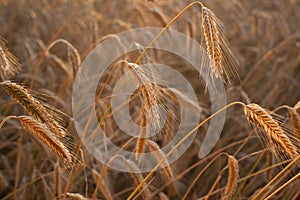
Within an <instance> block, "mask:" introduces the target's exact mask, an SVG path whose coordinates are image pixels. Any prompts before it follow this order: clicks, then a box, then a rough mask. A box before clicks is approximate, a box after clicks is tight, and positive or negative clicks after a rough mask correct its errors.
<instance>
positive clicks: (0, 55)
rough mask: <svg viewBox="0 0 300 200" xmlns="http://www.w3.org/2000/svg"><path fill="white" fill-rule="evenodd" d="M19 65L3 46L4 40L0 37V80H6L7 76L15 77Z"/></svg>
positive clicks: (16, 59)
mask: <svg viewBox="0 0 300 200" xmlns="http://www.w3.org/2000/svg"><path fill="white" fill-rule="evenodd" d="M20 67H21V65H20V63H19V61H18V58H16V57H15V56H14V55H13V54H12V53H10V52H9V51H8V49H7V48H6V46H5V40H4V39H3V38H1V37H0V78H1V79H2V80H5V79H6V76H7V75H11V76H13V75H15V74H16V73H18V72H19V71H20Z"/></svg>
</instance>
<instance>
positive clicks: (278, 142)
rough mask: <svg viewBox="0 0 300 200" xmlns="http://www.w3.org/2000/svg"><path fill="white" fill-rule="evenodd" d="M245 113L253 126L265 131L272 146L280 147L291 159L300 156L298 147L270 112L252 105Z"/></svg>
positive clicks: (245, 108) (248, 106) (249, 105)
mask: <svg viewBox="0 0 300 200" xmlns="http://www.w3.org/2000/svg"><path fill="white" fill-rule="evenodd" d="M244 112H245V115H246V117H247V119H248V121H249V122H250V123H251V124H253V125H254V126H256V127H259V128H260V129H262V130H263V132H264V133H265V134H266V136H267V138H268V140H269V142H270V144H271V145H273V146H274V145H275V147H279V148H280V150H282V151H284V152H285V153H287V154H288V155H289V156H290V157H291V158H295V157H297V156H298V152H297V148H296V146H295V145H294V144H293V143H292V142H291V140H290V139H289V137H288V136H287V135H286V134H285V132H284V130H283V129H282V128H281V127H280V125H279V124H278V122H277V121H276V120H275V119H274V118H273V117H272V116H271V115H270V111H268V110H266V109H264V108H262V107H260V106H259V105H257V104H254V103H252V104H248V105H245V106H244Z"/></svg>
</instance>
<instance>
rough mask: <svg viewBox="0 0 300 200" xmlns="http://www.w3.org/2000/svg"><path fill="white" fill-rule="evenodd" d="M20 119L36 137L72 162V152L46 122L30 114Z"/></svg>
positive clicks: (61, 156) (65, 159)
mask: <svg viewBox="0 0 300 200" xmlns="http://www.w3.org/2000/svg"><path fill="white" fill-rule="evenodd" d="M18 119H19V121H20V123H21V125H22V126H24V127H25V128H26V129H27V130H28V131H29V132H30V133H32V134H33V135H34V136H35V137H37V138H38V139H40V140H41V141H42V142H44V143H45V144H46V145H47V146H48V147H49V148H50V149H51V150H52V151H53V152H54V153H56V154H57V155H58V156H59V157H60V158H62V159H63V160H64V161H65V162H66V163H68V164H70V163H71V162H72V159H71V154H70V152H69V151H68V149H67V148H66V147H65V146H64V144H63V143H62V142H60V141H59V139H58V138H57V137H56V135H54V134H52V133H51V131H50V130H49V129H48V128H47V127H46V126H45V124H42V123H40V122H39V121H37V120H35V119H34V118H32V117H29V116H19V117H18Z"/></svg>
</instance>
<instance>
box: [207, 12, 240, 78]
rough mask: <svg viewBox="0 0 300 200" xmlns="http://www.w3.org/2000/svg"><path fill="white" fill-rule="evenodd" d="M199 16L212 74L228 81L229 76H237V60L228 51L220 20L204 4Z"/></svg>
mask: <svg viewBox="0 0 300 200" xmlns="http://www.w3.org/2000/svg"><path fill="white" fill-rule="evenodd" d="M201 18H202V19H201V22H202V29H203V34H204V40H205V45H206V51H207V54H208V57H209V65H210V68H211V70H212V74H214V76H215V77H216V78H219V77H220V78H222V80H223V81H224V82H230V79H229V78H230V76H237V70H236V65H237V61H236V59H235V57H234V56H233V54H232V52H231V51H230V48H229V45H228V42H227V40H226V39H225V37H224V36H223V33H222V30H221V28H220V22H219V21H218V19H217V17H216V16H215V15H214V13H213V12H212V11H211V10H210V9H208V8H207V7H205V6H202V17H201ZM212 74H211V76H212Z"/></svg>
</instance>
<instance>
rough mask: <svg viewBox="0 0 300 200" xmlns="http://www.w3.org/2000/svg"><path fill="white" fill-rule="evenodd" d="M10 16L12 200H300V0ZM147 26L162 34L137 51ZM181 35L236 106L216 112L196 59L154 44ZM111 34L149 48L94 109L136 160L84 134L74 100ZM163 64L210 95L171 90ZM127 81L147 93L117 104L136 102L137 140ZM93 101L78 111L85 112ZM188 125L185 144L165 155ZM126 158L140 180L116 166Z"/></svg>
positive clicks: (6, 193) (1, 58)
mask: <svg viewBox="0 0 300 200" xmlns="http://www.w3.org/2000/svg"><path fill="white" fill-rule="evenodd" d="M0 9H1V12H0V95H1V98H0V198H1V199H154V200H155V199H162V200H168V199H226V200H229V199H291V200H297V199H299V198H300V190H299V188H300V174H299V173H300V170H299V166H300V155H299V154H300V53H299V52H300V26H299V21H300V1H297V0H275V1H260V0H244V1H238V0H228V1H221V0H211V1H201V2H200V1H198V2H196V1H190V0H187V1H176V0H161V1H159V0H154V1H150V0H149V1H147V0H120V1H113V0H90V1H84V0H75V1H63V0H54V1H29V0H24V1H17V0H4V1H1V2H0ZM143 27H160V28H162V29H161V30H162V31H161V32H160V33H158V34H157V35H150V34H149V35H145V37H150V36H151V37H152V40H151V43H149V46H143V45H141V44H139V43H138V42H134V43H132V44H131V46H126V45H124V43H122V41H121V40H120V38H119V37H118V36H117V35H116V34H118V33H120V32H122V31H126V30H131V29H136V28H143ZM168 29H172V30H176V31H178V32H181V33H183V34H185V35H187V36H189V37H191V38H192V39H194V40H195V41H197V42H198V43H199V45H200V47H201V49H203V53H202V54H201V55H196V57H200V58H201V62H202V63H199V66H207V67H208V68H207V69H208V74H207V78H208V79H210V80H213V81H214V80H219V79H220V80H221V81H220V82H221V83H222V84H224V87H225V90H226V91H225V93H226V98H227V102H228V103H227V105H226V106H225V107H223V108H220V109H219V110H218V111H216V112H214V113H213V112H212V110H211V105H212V104H213V103H215V102H216V101H218V99H211V98H210V91H209V90H207V88H208V85H207V83H206V82H205V81H204V80H203V77H201V76H199V72H198V71H197V70H196V69H195V68H193V67H192V66H191V63H188V62H187V61H186V60H184V59H182V58H180V57H179V56H177V55H175V54H172V53H168V52H166V51H163V50H160V49H155V48H151V47H152V46H151V45H152V44H154V43H155V42H156V41H159V38H160V37H161V36H162V35H163V33H164V31H166V30H168ZM109 39H112V40H114V41H117V44H118V45H117V46H116V49H115V51H120V52H126V49H130V48H132V47H135V49H137V50H136V51H132V52H127V53H124V55H122V56H121V57H119V58H117V59H116V60H115V61H114V62H113V63H111V65H110V66H107V68H106V70H105V72H104V74H102V76H101V77H100V80H99V82H98V83H96V84H97V89H96V91H95V97H96V98H95V100H94V102H93V105H92V106H94V108H95V111H96V113H95V116H96V117H97V121H98V125H99V127H100V128H101V129H102V130H103V131H104V133H103V135H105V137H107V138H109V140H110V141H111V142H112V143H113V144H114V145H116V146H118V147H119V148H120V149H122V150H126V151H127V152H130V157H129V158H128V157H126V156H123V155H121V154H119V152H116V153H115V154H114V155H113V156H112V157H110V158H107V159H108V161H107V163H106V164H103V162H101V161H100V160H99V159H96V158H95V157H94V156H93V155H92V154H91V152H89V151H88V150H87V148H86V147H85V146H84V143H82V141H81V140H80V137H79V135H78V133H77V129H76V128H77V127H75V123H74V121H75V120H77V119H74V118H73V113H72V94H73V86H74V83H76V80H77V79H76V77H77V75H78V74H80V66H81V63H82V62H84V60H85V58H87V56H88V54H89V52H90V51H91V50H93V49H94V48H95V47H96V46H97V45H98V44H100V43H101V42H103V41H105V40H109ZM181 48H185V47H183V46H182V47H181ZM192 50H193V49H189V48H188V45H187V49H186V51H187V52H189V54H193V53H194V52H192ZM151 63H161V64H164V65H167V66H169V67H171V68H172V69H174V70H176V71H177V72H178V73H180V74H181V75H182V76H183V77H184V78H185V79H186V80H188V81H189V83H190V85H191V87H192V89H193V90H194V92H195V94H196V99H198V101H195V98H192V97H190V96H187V95H185V93H183V92H182V91H180V90H179V89H176V88H175V87H174V88H172V87H170V88H168V87H164V86H163V85H162V84H159V83H160V82H159V81H162V80H161V79H162V78H161V76H160V75H161V74H158V73H156V72H155V71H152V68H151V65H150V64H151ZM147 64H149V66H150V67H148V68H146V67H144V66H146V65H147ZM202 69H203V68H201V70H202ZM201 70H200V72H201ZM126 74H130V75H131V76H130V77H129V76H128V77H127V78H128V79H132V81H133V82H134V83H135V85H136V86H137V89H136V90H135V91H134V93H133V94H132V95H131V96H130V99H129V101H128V102H122V104H120V105H118V108H117V109H122V108H123V107H125V105H129V106H128V107H129V108H128V110H129V114H130V116H129V118H130V120H132V121H133V122H134V123H135V124H136V125H137V126H138V127H139V133H138V134H137V136H133V135H131V134H127V133H126V131H124V130H123V129H122V128H120V127H119V126H118V125H119V124H118V123H117V119H116V118H114V116H113V115H114V112H113V110H112V109H113V108H112V101H111V100H112V99H113V98H114V95H113V90H114V87H115V86H116V85H117V84H118V80H119V79H120V78H121V77H122V76H123V75H126ZM164 77H166V76H164ZM86 78H87V79H89V77H86ZM124 80H125V81H124V84H125V82H126V79H124ZM170 80H171V79H170ZM170 80H163V81H165V82H168V81H169V82H170ZM89 81H93V80H89ZM87 84H90V83H87ZM87 87H88V85H87ZM84 98H87V97H83V100H82V102H75V104H73V105H75V106H79V105H81V104H84V100H85V99H84ZM73 103H74V102H73ZM182 107H186V108H189V110H192V111H193V112H195V113H198V114H199V116H200V117H199V119H197V120H198V121H199V123H198V126H194V127H189V126H190V124H189V123H188V122H185V124H184V123H181V120H182V119H183V117H185V115H186V113H182V112H183V111H182ZM224 111H226V113H227V114H226V120H225V125H224V127H223V129H222V134H221V136H220V138H219V140H218V141H217V143H216V144H215V145H214V147H213V149H212V150H211V151H210V152H209V153H208V155H206V156H204V157H201V156H199V155H200V154H199V152H200V149H201V145H202V143H203V141H204V139H205V137H207V135H206V133H207V130H208V129H209V125H210V123H209V122H210V120H211V119H214V118H215V117H217V116H218V115H220V114H222V113H223V112H224ZM82 113H83V114H84V115H86V114H90V113H86V112H85V111H82ZM90 116H92V115H90ZM197 116H198V115H197ZM86 126H87V127H88V124H87V125H86ZM182 127H184V128H183V130H186V132H184V133H185V134H184V137H183V138H182V139H180V140H178V141H177V140H176V143H175V144H174V145H173V146H172V148H170V149H168V150H167V151H164V150H163V147H164V146H166V145H167V144H169V142H170V141H172V139H173V138H175V136H176V134H177V131H178V130H179V129H180V130H182ZM85 130H88V129H84V131H85ZM153 131H158V134H153V133H152V132H153ZM96 132H97V130H95V133H96ZM194 135H195V138H194V139H193V141H192V143H191V145H190V146H189V148H188V149H187V150H186V151H185V152H184V153H183V155H181V156H180V157H179V158H178V159H177V160H175V161H174V162H172V161H171V160H172V159H171V157H172V155H173V154H174V152H175V153H176V150H177V149H179V148H181V147H182V146H181V145H182V144H183V143H184V142H185V141H186V140H188V138H190V137H191V136H194ZM93 137H96V136H94V135H93V134H91V136H90V138H89V139H90V140H91V141H93V140H94V139H95V138H93ZM106 145H107V144H106V143H105V144H99V149H101V148H102V147H103V149H105V150H107V148H106V147H107V146H106ZM144 155H150V156H149V160H151V162H153V163H154V165H153V166H154V167H153V168H152V170H150V171H148V172H144V171H143V169H142V168H141V165H139V162H142V160H143V159H145V158H144ZM131 158H132V159H131ZM146 159H148V158H146ZM135 161H136V162H135ZM115 162H119V163H124V166H125V167H124V170H125V168H126V171H127V172H120V171H117V170H114V169H112V168H110V165H113V163H115Z"/></svg>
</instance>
